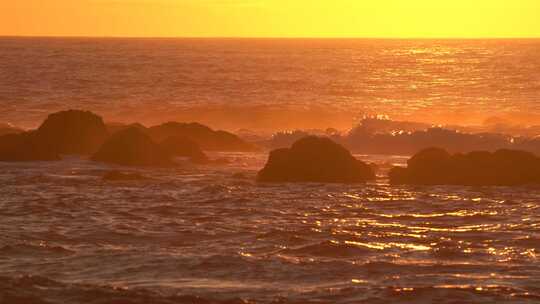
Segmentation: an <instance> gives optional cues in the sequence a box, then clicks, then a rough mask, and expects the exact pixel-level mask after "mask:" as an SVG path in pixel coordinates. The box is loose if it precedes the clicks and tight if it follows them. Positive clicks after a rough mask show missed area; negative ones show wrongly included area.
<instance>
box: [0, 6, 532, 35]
mask: <svg viewBox="0 0 540 304" xmlns="http://www.w3.org/2000/svg"><path fill="white" fill-rule="evenodd" d="M0 35H29V36H42V35H45V36H136V37H148V36H151V37H162V36H164V37H171V36H173V37H179V36H180V37H193V36H195V37H395V38H416V37H417V38H429V37H440V38H481V37H540V0H0Z"/></svg>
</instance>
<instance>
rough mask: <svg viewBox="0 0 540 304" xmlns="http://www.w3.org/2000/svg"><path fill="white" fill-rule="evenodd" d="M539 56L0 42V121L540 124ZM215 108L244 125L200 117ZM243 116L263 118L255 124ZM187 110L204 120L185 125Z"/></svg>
mask: <svg viewBox="0 0 540 304" xmlns="http://www.w3.org/2000/svg"><path fill="white" fill-rule="evenodd" d="M539 54H540V40H534V39H533V40H464V41H460V40H362V39H360V40H332V39H330V40H316V39H308V40H306V39H304V40H302V39H281V40H279V39H278V40H276V39H240V40H238V39H77V38H72V39H65V38H0V106H1V107H2V109H3V111H0V122H11V123H15V124H20V125H23V126H28V127H33V126H36V125H37V124H38V123H39V122H40V121H41V120H42V119H43V118H44V117H45V116H46V115H47V114H49V113H51V112H53V111H56V110H60V109H65V108H82V109H88V110H93V111H96V112H98V113H99V114H101V115H104V116H105V117H106V118H107V119H109V120H126V118H129V120H130V121H129V122H133V121H139V122H151V123H156V122H162V121H163V120H177V119H180V118H178V117H182V118H181V119H192V120H204V122H206V123H208V124H210V125H211V126H220V127H221V126H226V127H233V125H232V123H231V120H235V119H236V120H237V121H238V123H237V126H236V127H246V126H249V127H257V126H258V124H259V125H264V124H265V123H266V124H268V121H267V120H269V119H271V118H268V117H267V116H268V115H269V114H265V113H269V112H268V111H270V110H272V109H283V108H284V107H293V108H295V109H300V110H299V111H301V110H302V111H303V110H305V109H309V108H316V109H322V111H323V113H326V112H343V113H345V114H343V116H346V115H349V114H350V115H353V114H354V115H360V114H362V113H366V112H367V113H385V114H390V115H392V116H393V117H396V116H399V117H404V118H412V117H413V118H424V119H425V120H429V121H431V122H433V121H434V120H435V122H437V120H439V119H442V118H441V117H444V119H446V120H449V121H451V122H454V123H460V124H463V123H479V122H481V121H482V119H484V118H486V117H489V116H491V115H494V116H498V115H501V114H505V113H514V114H518V115H521V114H540V107H539V105H540V103H539V101H540V100H539V96H540V55H539ZM220 107H233V108H234V107H241V108H242V109H243V113H246V116H247V118H245V117H236V116H235V117H234V118H228V116H227V115H225V114H228V115H229V116H232V115H236V114H237V113H238V111H234V109H233V110H230V111H225V110H224V111H225V112H224V113H225V114H223V113H222V114H223V115H225V118H224V119H222V121H218V119H217V118H216V117H214V116H209V115H210V114H208V112H212V111H217V110H216V109H217V108H220ZM250 107H262V109H263V110H261V111H262V112H261V113H262V114H260V117H258V121H256V123H255V122H253V118H252V115H250V113H251V112H250V111H248V108H250ZM194 108H203V110H200V111H198V112H196V114H197V115H191V116H190V115H188V116H186V115H183V113H185V111H186V110H193V109H194ZM207 108H209V109H211V111H205V110H204V109H207ZM253 111H255V110H253ZM325 111H326V112H325ZM255 112H256V111H255ZM256 113H259V112H256ZM285 113H286V111H285ZM317 113H318V112H317ZM182 115H183V116H182ZM223 115H221V116H223ZM265 115H267V116H265ZM281 115H283V113H282V114H281ZM314 115H315V114H314ZM216 116H218V117H219V115H216ZM274 116H278V117H279V115H277V114H275V115H274ZM321 116H325V114H320V115H318V117H317V119H318V120H320V119H321ZM339 117H342V116H339ZM227 118H228V119H227ZM313 119H315V118H312V120H313ZM317 119H315V120H317ZM290 120H298V116H296V117H295V116H293V117H291V118H290ZM325 123H328V125H322V126H320V127H325V128H326V127H329V126H330V127H331V126H333V127H335V126H336V121H329V122H326V121H325ZM351 123H352V122H351V121H350V120H347V121H346V122H344V123H342V124H341V125H339V126H340V127H350V124H351ZM278 127H279V126H278ZM298 127H301V126H298Z"/></svg>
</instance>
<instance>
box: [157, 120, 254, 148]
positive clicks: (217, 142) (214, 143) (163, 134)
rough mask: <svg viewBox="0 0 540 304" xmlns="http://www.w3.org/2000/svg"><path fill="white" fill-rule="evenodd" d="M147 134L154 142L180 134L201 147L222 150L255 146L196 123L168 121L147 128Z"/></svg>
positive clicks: (234, 136) (229, 134) (226, 133)
mask: <svg viewBox="0 0 540 304" xmlns="http://www.w3.org/2000/svg"><path fill="white" fill-rule="evenodd" d="M148 134H149V135H150V137H152V139H153V140H155V141H156V142H161V141H164V140H165V139H167V138H169V137H172V136H182V137H185V138H188V139H191V140H192V141H194V142H196V143H197V144H198V145H199V146H200V147H201V149H203V150H208V151H223V152H247V151H254V150H255V147H254V146H253V145H252V144H249V143H247V142H245V141H243V140H242V139H240V138H239V137H238V136H236V135H234V134H232V133H229V132H226V131H214V130H212V129H210V128H208V127H207V126H204V125H201V124H198V123H178V122H168V123H165V124H162V125H159V126H154V127H151V128H149V129H148Z"/></svg>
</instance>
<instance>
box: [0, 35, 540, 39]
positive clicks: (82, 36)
mask: <svg viewBox="0 0 540 304" xmlns="http://www.w3.org/2000/svg"><path fill="white" fill-rule="evenodd" d="M0 38H88V39H97V38H99V39H284V40H285V39H314V40H315V39H318V40H347V39H349V40H353V39H358V40H535V39H540V36H522V37H505V36H500V37H436V36H433V37H415V36H410V37H361V36H350V37H349V36H342V37H341V36H340V37H330V36H290V37H288V36H287V37H283V36H281V37H280V36H121V35H111V36H98V35H95V36H94V35H2V34H0Z"/></svg>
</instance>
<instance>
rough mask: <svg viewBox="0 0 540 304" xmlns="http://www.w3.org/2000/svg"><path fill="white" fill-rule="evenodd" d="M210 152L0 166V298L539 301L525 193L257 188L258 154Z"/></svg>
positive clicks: (536, 241)
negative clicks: (164, 158) (125, 163)
mask: <svg viewBox="0 0 540 304" xmlns="http://www.w3.org/2000/svg"><path fill="white" fill-rule="evenodd" d="M218 156H219V157H222V156H225V157H227V158H229V159H230V160H231V161H232V162H231V163H230V164H228V165H221V166H207V167H195V166H189V165H183V166H180V167H178V168H173V169H143V168H138V169H133V168H122V167H111V166H107V165H102V164H99V163H92V162H90V161H87V160H85V159H81V158H74V157H68V158H66V159H64V160H63V161H60V162H41V163H10V164H8V163H0V302H1V303H25V304H26V303H40V304H41V303H43V304H45V303H47V304H51V303H54V304H56V303H100V304H103V303H110V304H116V303H141V304H142V303H167V304H169V303H413V302H414V303H441V304H442V303H539V302H540V263H539V254H540V253H539V251H540V189H539V188H533V187H517V188H505V187H443V186H439V187H416V186H396V187H391V186H389V185H388V183H387V181H386V180H385V179H384V177H383V175H384V172H380V173H379V175H380V177H379V178H378V179H377V181H376V182H373V183H369V184H366V185H362V184H358V185H341V184H258V183H256V182H255V181H254V177H255V174H256V172H257V170H258V169H259V168H260V167H261V166H262V165H263V164H264V162H265V160H266V155H264V154H258V153H254V154H223V155H217V156H216V157H218ZM362 158H363V159H367V160H370V161H375V162H377V163H380V164H383V163H386V162H390V163H403V162H404V159H403V158H400V157H375V156H362ZM111 169H120V170H123V171H136V172H139V173H141V174H142V175H145V176H147V177H149V178H150V179H148V180H143V181H130V182H127V181H125V182H106V181H103V180H102V179H101V177H102V176H103V174H104V173H105V172H106V171H107V170H111Z"/></svg>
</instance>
